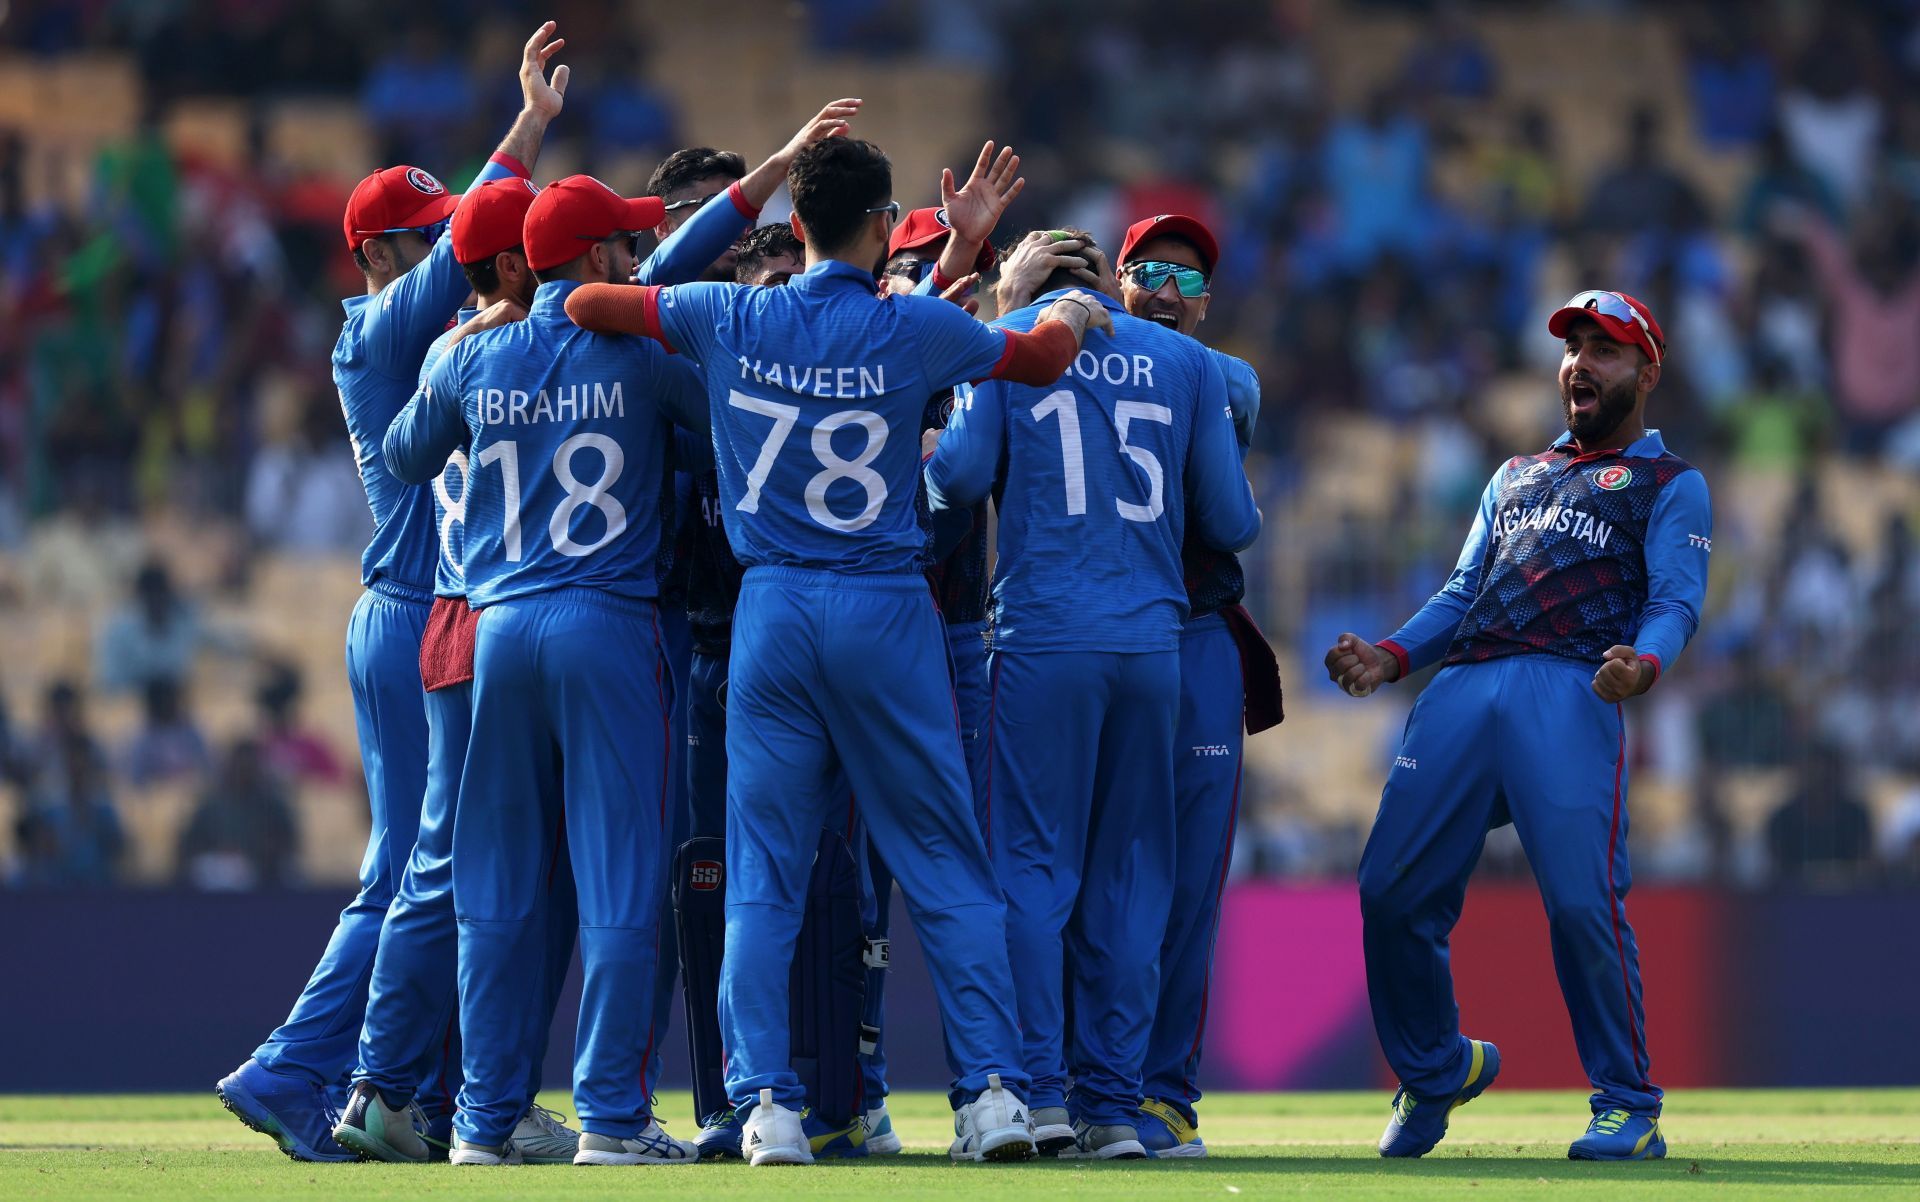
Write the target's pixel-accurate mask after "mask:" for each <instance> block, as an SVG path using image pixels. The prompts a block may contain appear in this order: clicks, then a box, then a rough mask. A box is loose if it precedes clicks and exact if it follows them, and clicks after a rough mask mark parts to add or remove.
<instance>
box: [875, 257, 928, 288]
mask: <svg viewBox="0 0 1920 1202" xmlns="http://www.w3.org/2000/svg"><path fill="white" fill-rule="evenodd" d="M937 261H938V260H935V259H916V258H913V257H912V256H905V257H902V258H898V259H895V260H893V262H891V263H888V264H887V268H886V272H887V274H888V275H903V276H906V277H907V278H908V279H910V280H912V281H913V282H914V283H916V284H918V283H919V282H920V281H921V280H924V279H926V278H927V273H928V272H930V271H932V270H933V267H934V264H935V263H936V262H937Z"/></svg>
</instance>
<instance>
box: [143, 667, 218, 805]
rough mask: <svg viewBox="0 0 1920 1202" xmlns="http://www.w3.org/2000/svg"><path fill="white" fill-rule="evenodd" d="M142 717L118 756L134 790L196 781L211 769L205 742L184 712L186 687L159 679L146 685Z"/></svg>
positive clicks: (170, 680) (179, 683) (191, 716)
mask: <svg viewBox="0 0 1920 1202" xmlns="http://www.w3.org/2000/svg"><path fill="white" fill-rule="evenodd" d="M143 700H144V703H145V705H144V709H145V716H144V719H143V721H142V723H141V726H140V729H139V731H137V732H136V733H135V734H134V736H133V738H132V739H131V740H129V741H128V743H127V749H126V751H125V753H124V754H123V755H122V756H121V762H122V763H123V764H124V765H125V766H126V774H127V781H128V783H130V784H131V785H133V787H134V788H136V789H145V788H149V787H151V786H153V785H157V784H163V783H165V782H168V781H175V780H198V779H199V778H200V777H202V776H204V775H206V774H207V773H208V772H210V771H211V770H212V769H213V756H212V754H211V753H210V752H209V751H208V750H207V738H206V736H205V735H203V734H201V733H200V727H199V724H198V723H196V722H195V721H194V720H193V715H192V714H190V713H189V712H188V711H187V689H186V685H185V684H184V683H183V682H181V681H178V680H173V679H171V678H165V677H162V678H160V679H156V680H150V681H148V682H147V686H146V692H145V697H144V699H143Z"/></svg>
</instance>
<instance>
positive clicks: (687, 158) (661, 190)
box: [647, 146, 747, 196]
mask: <svg viewBox="0 0 1920 1202" xmlns="http://www.w3.org/2000/svg"><path fill="white" fill-rule="evenodd" d="M746 174H747V160H745V159H743V158H741V157H740V155H739V154H737V153H736V152H734V151H731V150H715V149H714V148H713V147H711V146H688V147H684V148H682V149H680V150H676V151H674V152H673V153H672V154H670V155H668V156H667V157H666V158H664V159H662V160H661V161H660V165H659V166H658V167H655V168H654V169H653V174H652V175H651V176H650V177H648V179H647V195H648V196H665V195H666V194H667V193H669V192H678V191H679V190H680V189H682V188H685V187H687V186H689V185H691V184H696V183H699V182H700V181H701V180H703V179H707V178H709V177H711V176H715V175H724V176H726V177H727V178H728V179H730V180H734V179H744V178H746Z"/></svg>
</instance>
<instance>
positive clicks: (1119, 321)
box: [927, 291, 1260, 652]
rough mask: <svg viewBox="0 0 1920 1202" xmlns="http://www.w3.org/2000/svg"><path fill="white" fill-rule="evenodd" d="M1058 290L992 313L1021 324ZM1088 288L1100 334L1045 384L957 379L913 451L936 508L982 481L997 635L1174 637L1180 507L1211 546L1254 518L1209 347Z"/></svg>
mask: <svg viewBox="0 0 1920 1202" xmlns="http://www.w3.org/2000/svg"><path fill="white" fill-rule="evenodd" d="M1064 294H1065V293H1064V291H1061V292H1051V293H1048V294H1047V295H1045V296H1043V297H1040V298H1039V299H1038V300H1036V301H1035V302H1034V303H1033V304H1031V305H1028V306H1027V307H1026V308H1024V309H1017V310H1015V311H1014V312H1012V313H1009V314H1007V315H1006V316H1004V317H1002V318H1001V319H1000V320H999V321H998V322H996V323H995V324H996V325H999V326H1004V327H1006V328H1009V329H1016V330H1028V329H1031V328H1032V327H1033V325H1034V323H1035V322H1036V321H1038V320H1039V317H1040V314H1041V313H1043V312H1044V311H1045V310H1046V309H1047V308H1048V306H1050V305H1051V304H1052V303H1053V301H1054V300H1056V299H1058V298H1059V297H1060V296H1062V295H1064ZM1099 299H1100V301H1101V303H1103V304H1105V305H1106V306H1107V308H1108V310H1109V311H1110V312H1111V313H1112V316H1113V328H1114V333H1113V334H1112V335H1107V334H1104V333H1098V332H1091V331H1090V332H1089V333H1088V335H1087V340H1086V344H1085V345H1084V346H1083V347H1082V349H1081V351H1080V353H1079V355H1078V356H1076V357H1075V359H1074V361H1073V365H1072V366H1071V367H1070V368H1068V370H1067V374H1066V375H1064V376H1062V377H1061V378H1060V379H1059V380H1058V381H1057V382H1055V383H1054V384H1053V385H1051V386H1048V387H1044V388H1034V387H1030V386H1027V385H1021V384H1008V383H1006V382H1004V381H992V382H989V383H985V384H981V385H979V386H978V387H975V388H972V389H962V390H961V391H960V399H959V401H958V403H957V404H956V405H955V408H954V415H953V420H952V421H950V422H949V423H948V425H947V429H946V432H945V433H944V434H943V435H942V436H941V438H940V447H939V449H938V450H937V451H935V452H934V455H933V458H932V460H931V461H930V462H929V463H928V465H927V487H928V494H929V496H930V498H931V500H932V502H933V504H934V506H935V508H949V507H953V508H958V507H962V506H966V505H971V504H974V503H976V502H977V501H979V500H980V499H981V498H982V497H984V496H986V495H987V493H988V492H989V491H990V490H991V491H992V492H993V494H994V501H995V505H996V507H997V508H998V510H999V514H1000V556H999V562H998V564H997V566H996V569H995V572H994V583H993V624H994V626H993V645H994V647H995V648H996V649H1001V650H1008V651H1127V652H1139V651H1172V650H1175V649H1177V648H1178V647H1179V645H1180V626H1181V624H1182V623H1183V622H1184V621H1185V620H1186V617H1187V590H1186V584H1185V581H1184V578H1183V576H1182V573H1181V569H1180V544H1181V540H1182V538H1183V537H1184V536H1185V534H1186V531H1187V523H1188V519H1189V518H1191V519H1192V522H1193V532H1194V534H1195V535H1197V536H1198V537H1199V538H1200V539H1201V540H1202V541H1204V542H1206V543H1208V544H1209V545H1213V546H1218V547H1221V548H1222V549H1225V550H1239V549H1241V548H1243V547H1246V546H1248V545H1249V544H1251V543H1252V542H1253V540H1254V537H1255V536H1256V535H1257V534H1259V532H1260V511H1259V509H1258V508H1257V507H1256V506H1255V505H1254V501H1253V490H1252V489H1251V488H1249V487H1248V485H1247V477H1246V472H1245V470H1244V469H1243V468H1242V466H1241V460H1240V448H1239V443H1238V442H1237V441H1236V439H1235V437H1234V426H1233V414H1232V412H1231V410H1230V408H1229V405H1228V401H1227V388H1226V381H1225V379H1224V378H1223V377H1222V375H1221V372H1220V364H1219V361H1218V360H1217V359H1216V357H1215V356H1214V354H1213V352H1211V351H1209V350H1208V349H1207V348H1206V347H1204V346H1201V345H1200V344H1199V343H1198V342H1195V341H1194V340H1193V339H1191V338H1189V337H1187V336H1186V335H1184V334H1177V333H1174V332H1173V331H1171V330H1168V329H1166V328H1165V327H1163V326H1160V325H1156V324H1155V323H1153V322H1150V321H1142V320H1140V319H1139V318H1136V317H1131V316H1129V315H1128V314H1127V312H1126V311H1125V310H1124V309H1122V308H1121V307H1120V305H1119V303H1118V302H1116V301H1114V300H1112V299H1111V298H1108V297H1101V298H1099Z"/></svg>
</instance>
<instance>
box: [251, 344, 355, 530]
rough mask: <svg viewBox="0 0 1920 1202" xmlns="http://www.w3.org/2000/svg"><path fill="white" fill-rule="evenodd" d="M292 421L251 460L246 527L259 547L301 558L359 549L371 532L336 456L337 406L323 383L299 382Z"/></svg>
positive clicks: (351, 476) (348, 465)
mask: <svg viewBox="0 0 1920 1202" xmlns="http://www.w3.org/2000/svg"><path fill="white" fill-rule="evenodd" d="M296 387H298V388H299V389H300V392H299V395H298V399H297V400H296V402H295V406H296V407H295V410H294V415H293V421H292V423H291V425H290V427H289V428H287V429H286V430H285V431H284V433H282V434H280V435H279V436H277V437H273V438H270V439H269V440H268V441H267V443H266V445H265V446H263V447H261V448H260V450H259V452H258V453H257V454H255V455H254V457H253V464H252V466H251V468H250V470H249V471H248V473H247V483H246V516H247V526H248V528H249V529H250V530H251V531H252V532H253V536H254V537H255V538H257V539H259V540H260V542H261V544H262V545H264V546H269V547H279V548H282V549H284V550H287V551H293V552H297V553H300V554H306V555H325V554H330V553H338V552H345V551H351V550H354V549H356V548H359V547H364V546H365V545H366V543H367V539H368V537H369V535H370V534H371V533H372V531H373V517H372V515H371V514H370V513H369V512H368V509H367V501H366V494H365V493H364V492H363V491H362V490H361V488H360V478H359V476H358V475H357V474H356V471H355V468H354V463H353V459H352V458H351V457H350V456H346V455H342V454H341V453H340V435H341V425H340V403H339V401H338V400H336V399H334V398H333V396H332V395H331V394H330V392H329V388H328V385H327V384H326V381H325V380H324V378H316V379H311V380H306V381H302V382H301V383H300V384H298V385H296Z"/></svg>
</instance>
